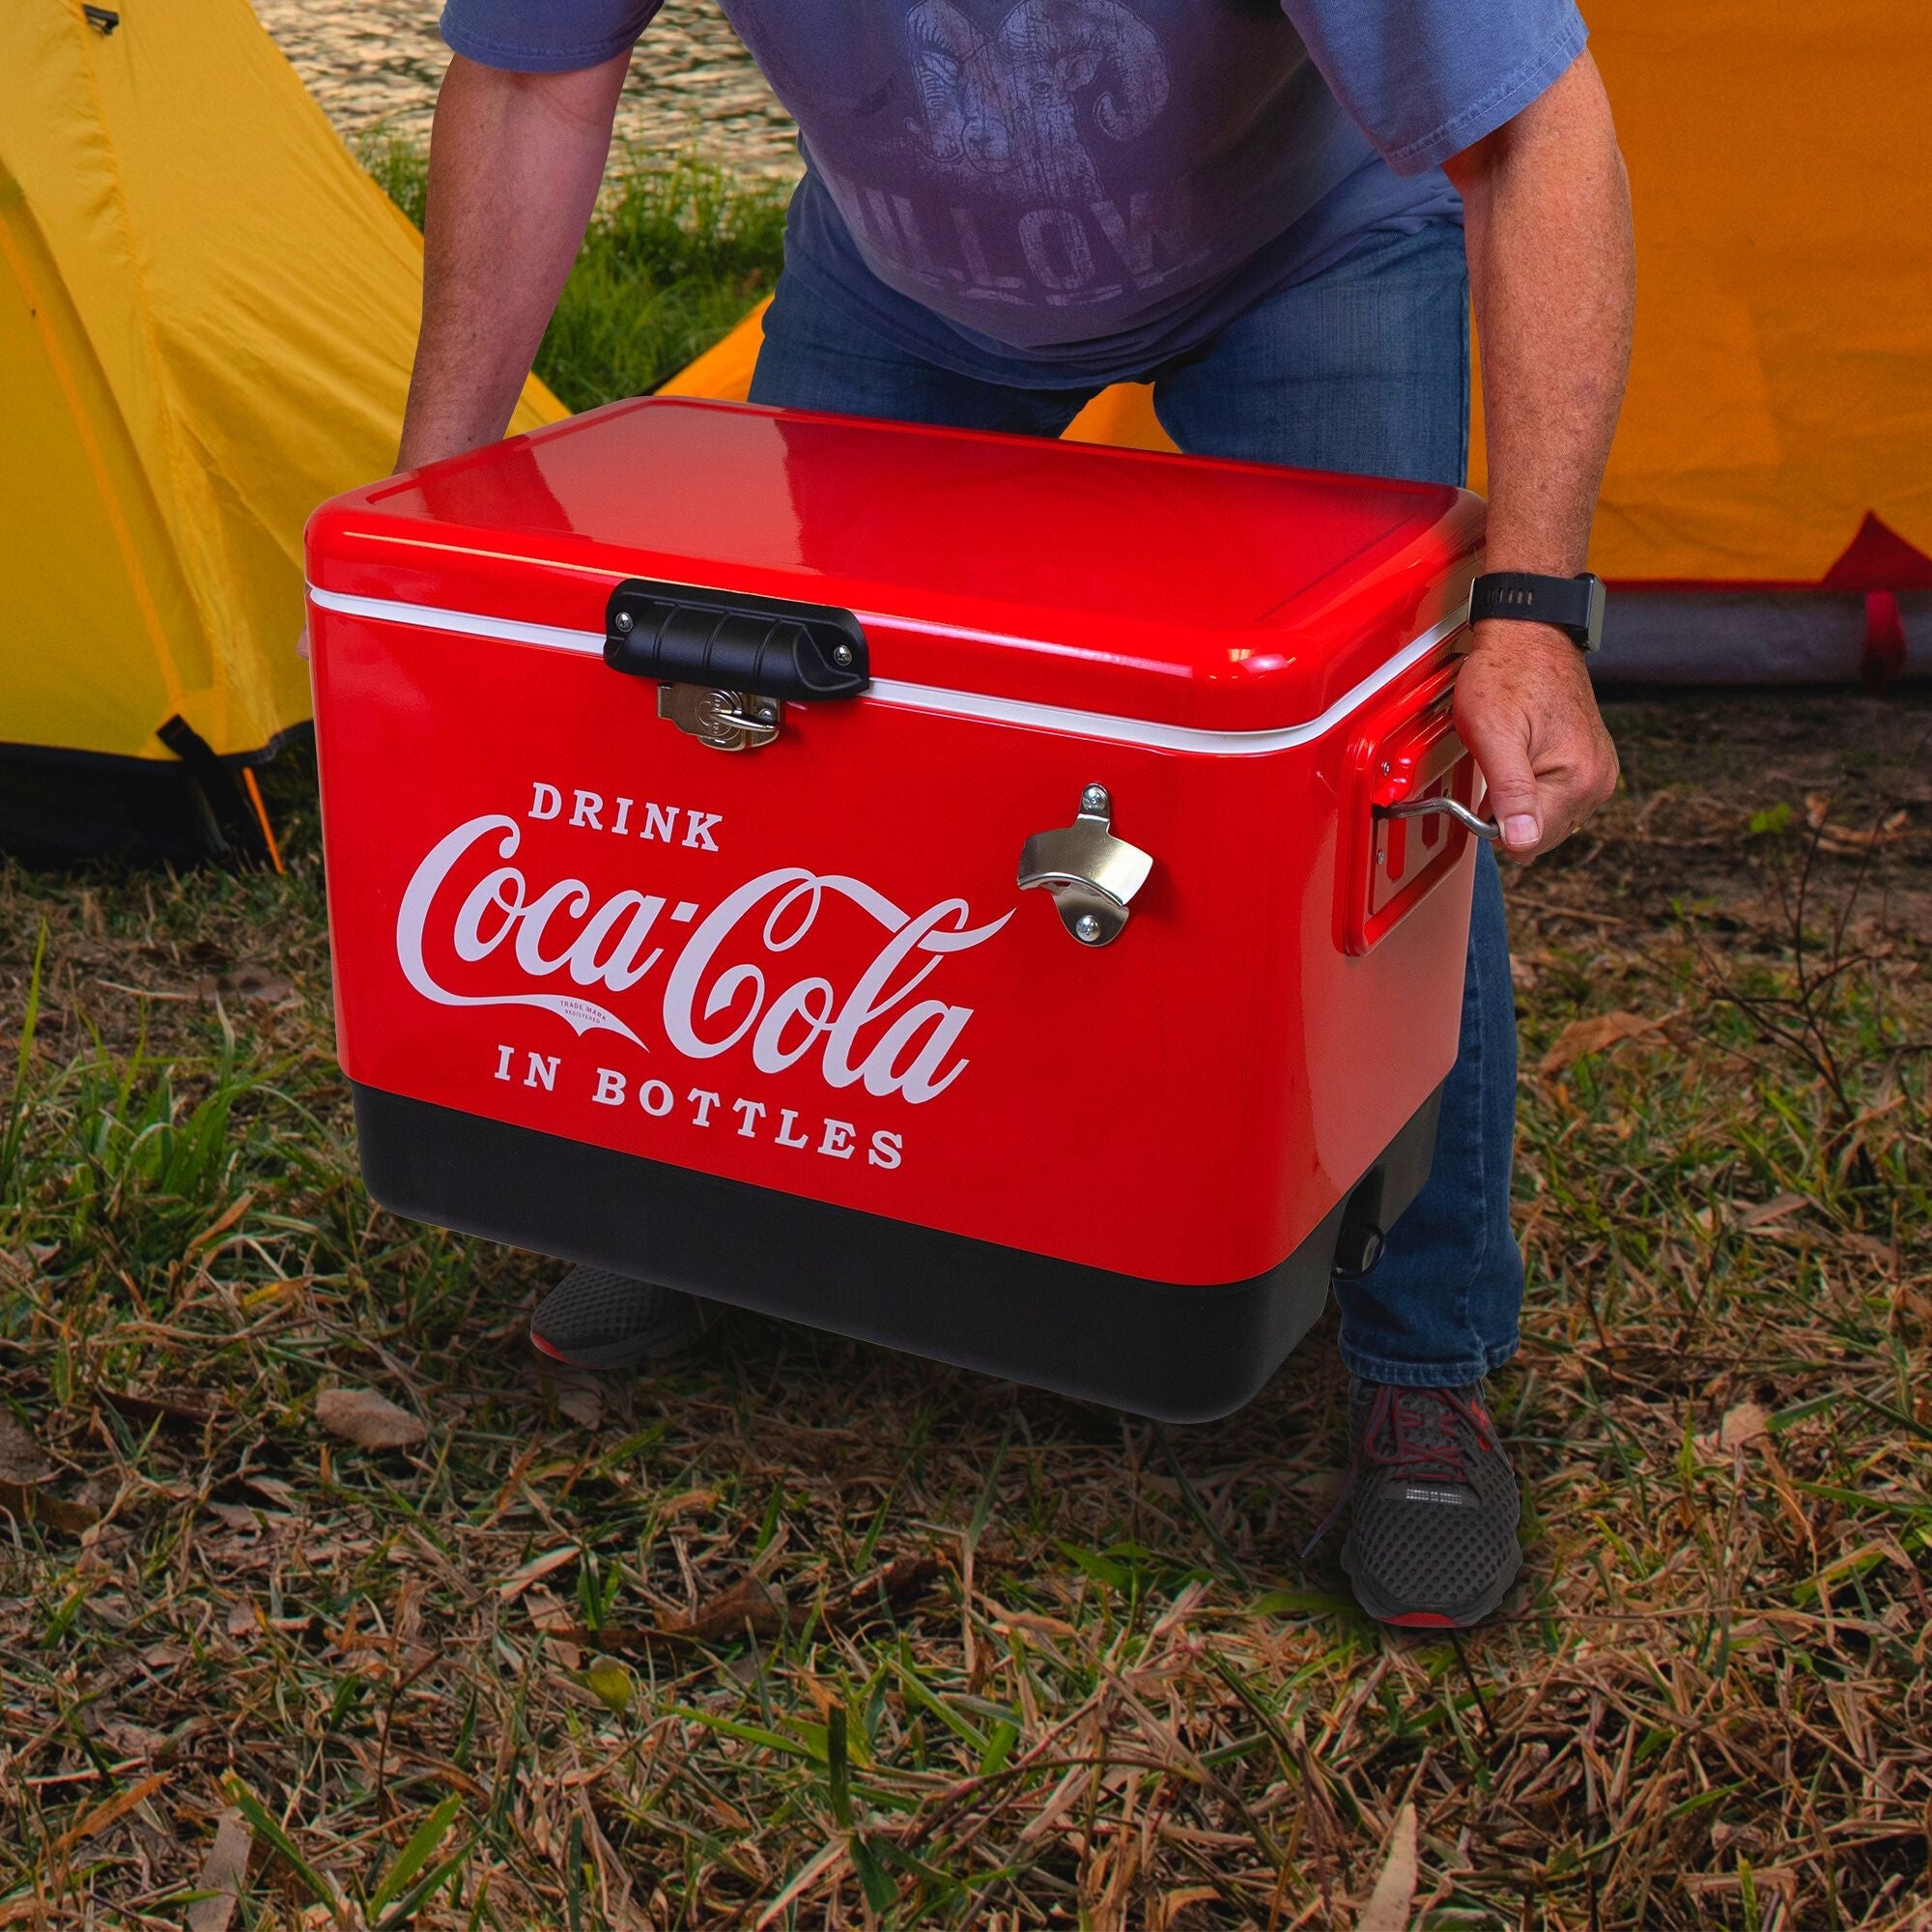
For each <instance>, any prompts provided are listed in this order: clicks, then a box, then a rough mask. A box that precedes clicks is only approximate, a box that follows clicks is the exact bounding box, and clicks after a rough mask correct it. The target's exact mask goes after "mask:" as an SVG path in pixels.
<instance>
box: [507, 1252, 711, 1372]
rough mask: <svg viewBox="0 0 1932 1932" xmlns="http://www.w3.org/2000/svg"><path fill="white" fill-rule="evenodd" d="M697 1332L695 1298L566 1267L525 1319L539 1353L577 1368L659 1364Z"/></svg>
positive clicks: (597, 1271) (604, 1270)
mask: <svg viewBox="0 0 1932 1932" xmlns="http://www.w3.org/2000/svg"><path fill="white" fill-rule="evenodd" d="M703 1332H704V1321H703V1317H702V1315H701V1313H700V1304H699V1303H698V1301H697V1299H696V1296H695V1295H689V1294H686V1293H682V1292H681V1291H680V1290H678V1289H675V1288H660V1287H659V1286H658V1285H657V1283H656V1282H650V1281H633V1280H632V1279H631V1277H630V1276H629V1275H623V1274H612V1273H611V1270H610V1269H609V1268H594V1267H574V1268H572V1269H571V1271H570V1272H569V1273H568V1274H567V1275H565V1276H564V1278H563V1279H562V1280H561V1281H560V1282H558V1283H557V1285H556V1286H555V1287H554V1289H552V1290H551V1292H550V1293H548V1294H547V1295H545V1296H544V1298H543V1299H542V1301H540V1302H539V1303H538V1304H537V1311H536V1313H535V1314H534V1315H532V1316H531V1317H530V1340H531V1342H532V1343H533V1344H534V1345H535V1347H536V1349H537V1350H538V1351H539V1353H542V1354H545V1355H549V1356H551V1357H552V1358H553V1359H554V1360H556V1361H559V1362H568V1363H569V1364H570V1365H571V1367H572V1368H577V1369H633V1368H636V1367H637V1366H638V1364H639V1363H640V1362H661V1361H664V1360H666V1359H668V1357H669V1356H672V1355H676V1354H680V1353H682V1352H683V1350H686V1349H688V1348H690V1347H691V1346H692V1344H693V1343H694V1342H696V1340H697V1338H698V1337H699V1335H701V1334H702V1333H703Z"/></svg>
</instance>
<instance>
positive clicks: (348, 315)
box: [0, 0, 563, 852]
mask: <svg viewBox="0 0 1932 1932" xmlns="http://www.w3.org/2000/svg"><path fill="white" fill-rule="evenodd" d="M421 252H422V247H421V241H420V239H419V238H418V236H417V235H416V233H415V231H414V229H413V228H412V226H411V225H410V223H409V222H408V221H407V220H406V219H405V218H404V217H403V216H402V215H401V214H400V213H398V212H397V211H396V210H395V209H394V208H393V207H392V206H391V205H390V203H389V202H388V201H387V200H386V199H385V197H384V195H383V193H382V192H381V190H380V189H379V188H377V187H376V185H375V184H374V183H372V182H371V181H370V180H369V179H368V177H367V176H366V175H364V174H363V173H362V171H361V170H360V169H359V168H357V167H356V166H355V162H354V161H353V160H352V159H351V158H350V156H349V155H348V154H347V152H346V151H345V150H344V148H343V147H342V144H341V142H340V141H339V140H337V138H336V136H335V135H334V133H333V132H332V131H331V129H330V128H329V126H328V124H327V120H326V119H325V118H324V116H323V113H322V111H321V109H320V108H319V107H317V106H316V104H315V103H314V101H313V100H311V99H310V98H309V96H308V94H307V92H306V91H305V90H304V89H303V87H302V85H301V83H300V82H299V81H298V79H297V78H296V75H295V73H294V72H293V71H292V70H291V69H290V68H289V66H288V64H287V63H286V62H285V61H284V60H283V59H282V57H281V55H280V54H279V53H278V52H277V51H276V49H275V47H274V44H273V43H272V42H270V39H269V38H268V36H267V35H266V34H265V33H264V32H263V31H262V29H261V27H260V26H259V25H258V24H257V22H256V20H255V17H254V14H252V13H251V12H250V10H249V7H248V4H247V0H112V5H111V6H99V7H97V6H83V5H82V4H81V0H4V4H0V408H4V412H5V420H6V424H7V429H6V436H5V460H4V462H0V530H4V531H5V532H6V537H5V542H4V545H0V844H6V845H11V846H13V847H14V849H25V850H30V851H36V852H39V851H53V850H60V849H66V850H69V851H76V850H80V849H84V848H85V847H86V846H88V845H89V844H90V843H99V842H103V841H104V842H113V843H122V842H129V838H128V835H130V834H133V833H138V832H146V833H148V834H150V835H153V836H154V837H155V838H157V839H158V842H160V843H161V844H163V845H169V844H172V845H174V846H176V847H178V848H179V847H181V846H183V845H192V843H193V842H194V838H193V834H194V831H195V827H196V823H197V821H198V822H199V823H200V824H201V825H202V826H203V827H204V828H205V827H206V822H207V813H208V808H211V807H212V808H213V810H214V812H215V814H216V817H217V820H218V819H219V818H221V817H223V816H225V817H227V819H228V820H229V825H228V827H227V830H228V831H229V833H230V834H231V836H232V835H234V833H235V829H236V827H235V821H236V818H237V813H236V812H235V810H234V809H233V806H234V801H233V799H232V797H231V798H230V799H229V800H228V801H227V805H228V808H229V809H228V810H226V811H225V812H224V810H223V806H224V801H223V798H222V796H221V794H223V793H224V792H227V793H230V794H232V793H233V791H234V784H233V779H232V774H233V772H234V771H235V770H236V769H237V768H238V761H241V760H245V759H246V758H247V757H249V756H250V755H252V754H259V753H263V752H265V751H266V750H267V749H268V748H270V747H271V746H272V745H273V743H274V741H275V739H276V738H277V736H278V735H279V734H281V733H283V732H284V731H286V730H287V729H288V728H289V727H290V726H292V725H297V724H298V723H300V722H301V721H302V720H304V719H306V718H307V717H308V715H309V695H308V675H307V668H306V667H305V666H304V665H303V664H302V663H301V661H300V660H299V658H298V657H297V655H296V650H295V641H296V633H297V630H298V626H299V624H300V621H301V529H302V523H303V520H304V519H305V518H306V516H307V515H308V512H309V511H310V509H312V508H313V507H314V505H315V504H316V503H317V502H319V501H320V500H321V499H322V498H323V497H327V496H331V495H333V494H334V493H335V492H337V491H339V490H343V489H346V488H348V487H349V486H351V485H352V484H355V483H357V482H362V481H365V480H366V479H367V478H368V477H370V476H372V475H380V474H381V473H382V472H383V470H384V469H386V468H388V466H389V465H390V464H391V463H392V462H393V461H394V455H395V445H396V434H397V428H398V425H399V423H400V421H401V417H402V404H403V396H404V392H405V388H406V385H407V383H408V379H409V369H410V360H411V356H412V352H413V349H414V344H415V330H416V318H417V309H418V305H419V301H420V295H421V282H422V270H421ZM561 413H563V412H562V410H561V408H560V406H559V405H558V404H557V403H556V402H555V400H554V398H553V397H552V396H551V395H550V394H549V392H548V391H547V390H545V389H543V388H542V387H541V385H539V384H534V383H533V384H531V385H530V387H529V389H528V390H527V391H526V394H525V397H524V400H523V404H522V407H521V409H520V411H519V412H518V419H517V426H518V427H520V428H527V427H531V426H533V425H535V424H536V423H538V422H542V421H548V420H550V419H552V418H554V417H555V416H557V415H560V414H561ZM164 729H165V732H166V735H165V737H164V736H163V735H162V733H163V731H164ZM204 748H205V749H204ZM215 760H227V761H228V763H227V765H226V766H225V767H224V766H223V765H222V764H220V763H216V762H214V761H215ZM184 771H194V772H198V774H199V781H200V784H201V789H202V791H203V793H204V794H205V796H204V798H202V799H200V800H195V799H193V797H192V794H191V792H190V791H189V788H188V787H186V786H183V785H181V784H180V782H179V781H180V778H181V775H182V774H183V772H184ZM160 774H166V775H167V777H166V781H164V782H163V781H161V780H160V779H159V777H158V775H160ZM251 789H252V787H251ZM169 793H179V794H181V795H182V796H181V798H180V799H178V800H177V801H176V802H175V803H174V805H173V807H172V809H170V806H169V803H168V801H167V796H166V795H167V794H169ZM184 801H185V802H184ZM190 805H191V806H192V810H191V811H189V810H188V807H189V806H190ZM248 830H249V828H248V825H247V822H246V815H245V814H242V815H241V837H242V838H244V839H245V838H246V837H247V834H248Z"/></svg>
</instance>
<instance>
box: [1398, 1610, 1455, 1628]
mask: <svg viewBox="0 0 1932 1932" xmlns="http://www.w3.org/2000/svg"><path fill="white" fill-rule="evenodd" d="M1382 1621H1383V1622H1384V1623H1391V1624H1401V1625H1403V1626H1404V1628H1405V1629H1407V1630H1445V1631H1447V1630H1454V1629H1455V1628H1456V1619H1455V1618H1454V1617H1445V1616H1444V1615H1443V1614H1442V1612H1441V1611H1440V1610H1404V1611H1403V1612H1402V1613H1401V1615H1399V1616H1393V1617H1384V1618H1383V1619H1382Z"/></svg>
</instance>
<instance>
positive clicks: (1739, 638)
mask: <svg viewBox="0 0 1932 1932" xmlns="http://www.w3.org/2000/svg"><path fill="white" fill-rule="evenodd" d="M1588 14H1589V20H1590V29H1591V46H1592V48H1593V50H1594V52H1595V54H1596V58H1597V61H1598V63H1599V65H1600V66H1601V67H1602V69H1603V71H1604V74H1605V81H1606V83H1607V85H1608V87H1609V90H1610V96H1611V100H1612V103H1613V105H1614V107H1615V109H1616V115H1617V125H1618V129H1619V132H1620V135H1621V138H1622V141H1623V146H1624V153H1625V156H1626V158H1627V159H1628V161H1629V164H1630V171H1631V181H1632V191H1633V194H1634V199H1635V204H1636V224H1637V256H1638V262H1637V273H1638V290H1639V293H1638V327H1637V342H1636V355H1635V361H1634V369H1633V374H1632V380H1631V387H1630V394H1629V398H1628V400H1627V402H1626V405H1625V409H1624V416H1623V424H1622V428H1621V430H1620V431H1619V434H1618V437H1617V442H1616V447H1615V450H1614V451H1613V453H1612V456H1611V460H1610V468H1609V474H1608V476H1607V478H1606V479H1605V488H1604V497H1603V504H1602V508H1601V511H1600V513H1599V515H1598V518H1597V525H1596V540H1595V548H1594V552H1593V554H1592V557H1591V562H1592V565H1593V567H1594V568H1595V569H1596V570H1597V571H1598V572H1599V573H1600V574H1601V575H1603V576H1604V577H1605V578H1608V579H1610V580H1611V581H1612V582H1615V583H1617V584H1618V585H1619V592H1618V594H1617V595H1615V596H1613V597H1612V598H1611V600H1610V617H1609V628H1608V638H1607V642H1606V646H1605V652H1604V657H1603V660H1602V666H1603V668H1604V669H1605V671H1606V672H1608V673H1609V674H1612V675H1615V674H1618V673H1621V674H1623V675H1625V676H1635V677H1645V678H1650V677H1677V678H1697V679H1703V678H1720V679H1721V678H1737V679H1773V678H1804V677H1813V678H1815V677H1833V676H1846V675H1855V674H1857V673H1858V672H1859V671H1860V670H1861V668H1862V669H1863V670H1864V671H1865V672H1866V674H1867V675H1875V676H1877V677H1880V678H1884V677H1887V676H1891V675H1896V674H1898V673H1899V672H1900V671H1901V670H1905V669H1916V670H1921V671H1932V40H1929V39H1928V36H1927V21H1926V18H1925V15H1924V10H1923V9H1922V8H1919V7H1909V6H1906V7H1901V6H1899V5H1897V4H1896V0H1804V4H1801V3H1800V0H1771V4H1769V5H1766V4H1761V0H1760V4H1749V5H1747V4H1746V0H1707V4H1705V5H1702V6H1698V7H1688V8H1687V7H1662V6H1660V5H1658V4H1657V0H1594V4H1591V5H1589V7H1588ZM756 350H757V318H756V317H755V316H753V317H751V318H748V319H747V321H746V322H745V324H744V325H742V326H741V327H740V328H739V329H738V331H737V332H736V333H735V334H734V335H733V336H731V337H728V338H726V340H725V342H724V343H722V344H721V345H720V346H719V347H718V349H716V350H714V351H713V352H712V353H711V354H710V355H706V356H704V357H701V358H700V359H699V360H698V361H697V362H696V363H694V364H693V365H692V367H691V368H690V369H688V370H686V371H684V372H683V373H682V374H681V375H680V376H678V377H674V378H673V379H672V380H671V382H670V383H669V384H668V385H667V386H668V387H669V388H672V389H677V390H684V391H687V392H690V391H692V390H694V389H695V390H696V391H698V392H701V393H705V394H715V395H727V394H737V395H742V394H743V393H744V385H745V384H747V383H749V381H750V380H751V367H752V362H753V358H754V357H755V355H756ZM1067 434H1068V435H1069V436H1072V437H1076V438H1080V439H1082V440H1090V441H1101V442H1124V443H1131V444H1139V445H1142V446H1146V447H1156V448H1166V447H1171V446H1172V445H1171V444H1169V443H1168V440H1167V439H1166V437H1165V436H1164V435H1163V434H1162V432H1161V429H1160V426H1159V424H1158V423H1157V422H1155V420H1154V417H1153V412H1152V408H1151V401H1150V392H1149V391H1148V390H1147V389H1145V388H1142V387H1122V388H1117V389H1111V390H1108V391H1107V392H1106V393H1105V394H1103V395H1101V396H1099V397H1097V398H1096V399H1095V400H1094V402H1093V403H1092V404H1091V405H1090V406H1089V407H1088V408H1087V409H1086V410H1085V411H1084V412H1082V414H1081V416H1080V418H1079V419H1078V420H1077V421H1076V422H1075V423H1074V425H1073V427H1072V429H1071V430H1069V431H1068V432H1067ZM1481 448H1482V444H1481V436H1480V430H1479V432H1478V435H1477V437H1476V439H1475V449H1476V457H1475V462H1474V465H1473V469H1474V475H1473V476H1472V479H1471V480H1472V482H1473V483H1474V485H1475V487H1476V488H1478V489H1480V488H1482V485H1483V466H1482V455H1481ZM1908 635H1909V636H1910V639H1911V650H1910V653H1909V654H1908V650H1907V637H1908Z"/></svg>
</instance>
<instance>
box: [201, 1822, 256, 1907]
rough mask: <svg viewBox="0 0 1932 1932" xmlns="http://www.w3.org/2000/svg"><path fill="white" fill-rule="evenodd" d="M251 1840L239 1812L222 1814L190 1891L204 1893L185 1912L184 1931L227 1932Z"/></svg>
mask: <svg viewBox="0 0 1932 1932" xmlns="http://www.w3.org/2000/svg"><path fill="white" fill-rule="evenodd" d="M253 1844H254V1840H253V1838H252V1837H251V1835H250V1833H249V1831H248V1827H247V1826H246V1825H245V1824H243V1823H242V1820H241V1812H239V1811H224V1812H223V1813H222V1814H221V1822H220V1823H219V1824H218V1825H217V1826H216V1827H215V1828H214V1843H213V1844H212V1845H211V1846H210V1847H209V1848H208V1856H207V1858H205V1859H203V1860H202V1861H201V1871H200V1873H199V1875H198V1876H197V1877H196V1879H195V1882H194V1889H195V1890H197V1891H200V1892H206V1893H207V1894H208V1895H207V1896H206V1897H205V1898H197V1899H196V1900H195V1902H194V1903H193V1904H192V1905H190V1906H189V1907H188V1909H187V1932H228V1921H229V1919H230V1918H233V1917H234V1916H235V1899H236V1894H237V1893H238V1892H239V1891H240V1890H241V1881H242V1880H243V1879H244V1878H245V1877H247V1875H248V1854H249V1851H250V1850H251V1849H252V1848H253Z"/></svg>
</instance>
